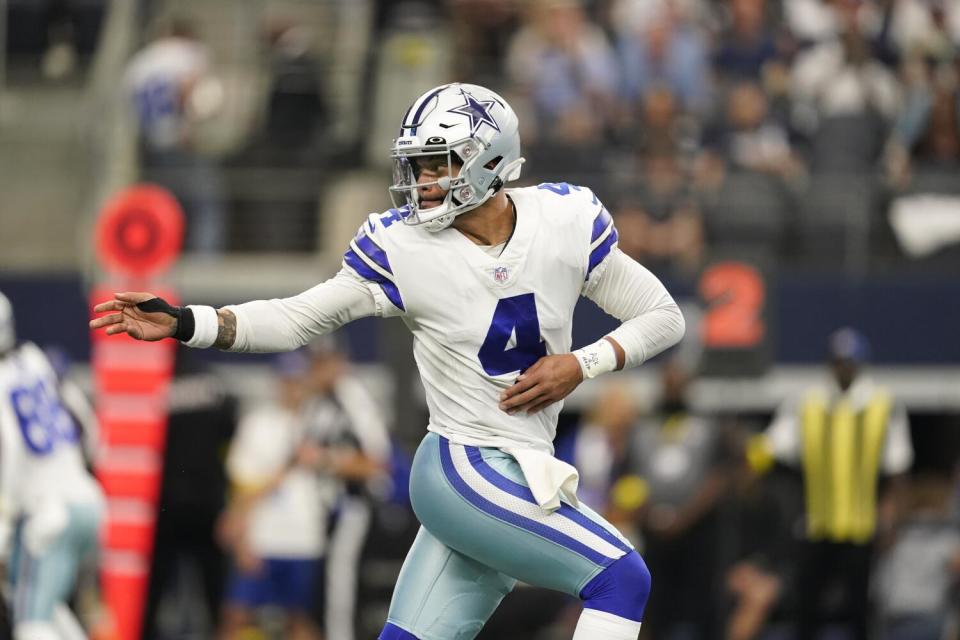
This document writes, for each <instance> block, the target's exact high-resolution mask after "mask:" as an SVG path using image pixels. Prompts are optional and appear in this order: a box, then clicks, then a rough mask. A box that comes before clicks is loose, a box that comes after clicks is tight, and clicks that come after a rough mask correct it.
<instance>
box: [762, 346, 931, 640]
mask: <svg viewBox="0 0 960 640" xmlns="http://www.w3.org/2000/svg"><path fill="white" fill-rule="evenodd" d="M869 353H870V346H869V343H868V342H867V339H866V338H865V337H864V336H863V335H862V334H861V333H859V332H858V331H856V330H854V329H850V328H843V329H839V330H837V331H836V332H834V333H833V334H831V336H830V338H829V341H828V356H829V363H830V370H831V373H832V378H833V380H832V384H829V385H827V386H821V387H817V388H814V389H811V390H810V391H808V392H807V393H805V394H804V395H803V397H802V398H800V399H799V400H797V399H792V400H788V401H787V402H786V403H784V405H783V406H782V407H781V409H780V410H779V411H778V413H777V415H776V417H775V418H774V420H773V422H772V423H771V424H770V426H769V427H768V428H767V430H766V432H765V434H764V439H763V446H764V447H766V449H767V451H768V453H769V455H772V456H773V458H774V459H775V460H776V461H777V462H780V463H782V464H785V465H787V466H790V467H792V468H796V469H798V470H799V471H800V473H801V475H802V478H803V485H804V499H805V535H804V542H803V544H802V546H801V549H800V551H799V560H798V563H799V570H798V572H797V581H796V585H795V587H794V591H795V593H796V595H797V598H798V611H797V615H798V632H799V638H800V639H801V640H808V639H812V638H815V637H816V635H817V633H818V632H819V631H820V630H821V629H822V628H823V627H824V626H825V625H826V624H827V623H828V621H830V620H831V619H833V620H838V621H839V622H840V623H842V624H843V625H844V626H845V627H846V628H847V630H848V631H849V632H850V633H852V634H853V635H854V637H855V638H857V639H858V640H864V639H865V638H867V637H868V633H867V630H868V621H869V614H870V608H869V584H870V569H871V563H872V561H873V554H874V541H875V539H876V536H877V535H878V533H879V532H883V531H887V530H889V529H890V527H891V526H892V523H893V522H894V520H895V514H896V511H897V508H898V505H897V494H898V491H897V489H898V486H899V482H898V481H897V478H898V477H899V476H902V474H904V473H905V472H906V471H907V470H908V469H909V468H910V465H911V464H912V462H913V446H912V444H911V440H910V428H909V424H908V421H907V414H906V411H905V410H904V408H903V407H902V406H901V405H899V404H898V403H896V402H895V399H894V398H893V396H892V395H891V393H890V392H889V391H888V390H887V389H885V388H883V387H881V386H880V385H878V384H877V383H875V382H874V381H873V380H872V379H871V378H870V377H869V376H868V375H866V374H865V373H864V372H863V366H864V365H865V363H866V362H867V360H868V357H869ZM891 479H893V480H891Z"/></svg>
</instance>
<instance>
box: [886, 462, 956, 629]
mask: <svg viewBox="0 0 960 640" xmlns="http://www.w3.org/2000/svg"><path fill="white" fill-rule="evenodd" d="M907 502H908V503H909V507H908V509H907V510H906V514H905V517H904V518H903V519H902V521H901V522H900V524H899V526H898V527H897V531H896V533H895V540H894V542H893V544H892V546H891V547H890V548H889V549H887V551H886V552H885V553H884V554H883V556H882V557H881V559H880V562H879V566H878V569H877V585H876V586H877V592H878V600H879V602H878V608H879V612H880V614H881V619H882V624H881V626H882V629H883V632H882V637H883V638H884V640H941V638H943V637H944V633H945V632H946V628H947V624H948V619H949V617H950V615H951V614H952V613H955V612H954V611H952V610H951V609H952V608H953V607H951V602H954V603H955V602H956V601H957V595H958V594H960V592H958V587H960V522H958V521H957V520H956V519H955V518H951V517H950V513H949V508H950V482H949V479H948V478H946V477H942V476H938V475H933V474H930V473H927V474H924V475H921V476H918V477H917V478H915V479H914V480H913V481H912V482H911V486H910V488H909V490H908V499H907Z"/></svg>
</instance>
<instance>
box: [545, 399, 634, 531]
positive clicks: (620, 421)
mask: <svg viewBox="0 0 960 640" xmlns="http://www.w3.org/2000/svg"><path fill="white" fill-rule="evenodd" d="M638 413H639V408H638V407H637V403H636V400H635V399H634V397H633V396H632V395H631V394H630V391H629V389H628V388H627V387H625V386H624V385H623V384H618V383H610V384H608V385H606V386H604V387H603V388H602V389H601V390H600V392H599V394H598V396H597V399H596V400H595V401H594V402H593V404H592V405H591V407H590V408H589V409H588V411H587V412H586V413H585V415H584V417H583V420H582V421H581V422H580V424H579V425H578V426H577V428H576V429H575V430H574V431H573V432H572V433H569V434H567V435H566V436H565V437H563V438H560V439H558V441H557V457H559V458H561V459H563V460H566V461H567V462H569V463H571V464H572V465H574V466H575V467H576V468H577V470H578V471H579V472H580V487H579V489H578V490H577V491H578V495H580V496H581V497H582V499H583V500H584V502H586V503H587V504H589V505H590V506H591V507H593V508H594V509H595V510H596V511H598V512H599V513H603V514H607V515H608V517H609V516H610V513H611V509H610V506H611V505H610V500H611V495H610V492H611V489H612V488H613V482H614V480H615V479H616V477H617V476H618V475H619V473H620V472H621V470H622V467H623V463H624V459H625V456H626V454H627V451H628V449H629V447H628V444H629V442H630V437H631V434H632V430H633V427H634V425H635V423H636V420H637V415H638ZM626 524H630V523H629V522H627V521H624V522H617V525H618V526H620V527H621V529H622V530H623V529H625V527H624V525H626ZM627 533H628V535H629V531H628V532H627Z"/></svg>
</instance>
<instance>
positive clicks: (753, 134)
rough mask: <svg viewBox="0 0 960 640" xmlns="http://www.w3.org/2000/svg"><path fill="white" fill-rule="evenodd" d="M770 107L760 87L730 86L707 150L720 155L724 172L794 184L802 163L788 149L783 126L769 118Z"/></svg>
mask: <svg viewBox="0 0 960 640" xmlns="http://www.w3.org/2000/svg"><path fill="white" fill-rule="evenodd" d="M769 106H770V105H769V102H768V100H767V97H766V95H765V94H764V92H763V89H762V88H761V87H760V85H759V84H757V83H755V82H750V81H744V82H738V83H735V84H733V85H732V86H731V87H730V90H729V91H728V92H727V95H726V108H725V111H724V115H725V117H724V119H723V122H722V123H721V125H720V126H719V127H718V129H717V130H716V131H714V132H713V134H712V136H711V137H712V138H713V139H712V141H711V143H710V144H708V145H707V147H708V148H709V149H711V151H712V152H714V153H717V154H718V155H719V156H720V157H719V160H720V161H721V162H722V163H723V165H724V169H725V170H727V171H731V172H738V171H745V172H754V173H758V174H767V175H771V176H774V177H777V178H778V179H780V180H782V181H783V183H784V184H786V185H789V184H792V183H793V184H795V183H797V182H798V181H800V180H801V179H802V177H803V175H804V165H803V161H802V159H801V158H800V156H799V155H798V154H796V153H795V152H794V151H793V149H792V148H791V145H790V137H789V132H788V131H787V129H786V127H785V126H784V125H783V124H782V123H780V122H777V120H776V119H775V118H773V117H771V114H770V108H769ZM708 153H709V152H708Z"/></svg>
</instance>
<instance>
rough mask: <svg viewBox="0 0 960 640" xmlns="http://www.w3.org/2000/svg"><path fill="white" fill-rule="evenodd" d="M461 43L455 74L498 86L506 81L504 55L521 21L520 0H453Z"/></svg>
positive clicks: (455, 24) (451, 5) (473, 80)
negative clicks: (504, 78)
mask: <svg viewBox="0 0 960 640" xmlns="http://www.w3.org/2000/svg"><path fill="white" fill-rule="evenodd" d="M449 4H450V13H451V16H450V17H451V20H452V22H453V29H454V38H455V41H456V43H457V47H456V51H457V57H456V61H455V74H454V75H455V77H457V78H469V79H470V82H474V83H476V84H480V85H483V86H493V87H494V88H496V87H497V86H499V85H500V84H501V83H502V80H503V72H504V66H505V64H504V56H505V54H506V52H507V49H508V47H509V44H510V39H511V38H512V36H513V33H514V31H515V30H516V27H517V24H518V23H519V21H520V16H519V13H520V5H521V3H519V2H516V0H451V1H450V3H449Z"/></svg>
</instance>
